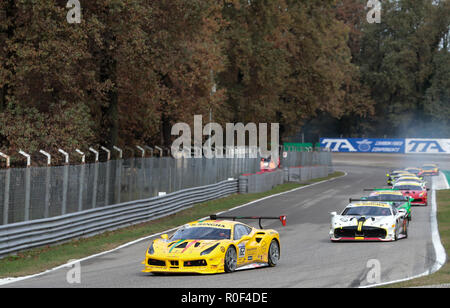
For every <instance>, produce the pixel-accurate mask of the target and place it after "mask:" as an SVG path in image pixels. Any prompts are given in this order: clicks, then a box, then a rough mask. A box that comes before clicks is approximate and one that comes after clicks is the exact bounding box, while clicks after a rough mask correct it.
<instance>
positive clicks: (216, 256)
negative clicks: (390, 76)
mask: <svg viewBox="0 0 450 308" xmlns="http://www.w3.org/2000/svg"><path fill="white" fill-rule="evenodd" d="M225 219H233V220H232V221H230V220H225ZM236 219H240V220H242V219H257V220H259V226H260V229H257V228H254V227H251V226H248V225H246V224H244V223H242V222H239V221H236ZM263 219H279V220H280V221H281V222H282V224H283V225H286V216H280V217H238V216H216V215H212V216H211V217H210V218H209V219H205V220H197V221H194V222H191V223H188V224H186V225H184V226H183V227H181V228H179V229H178V230H177V231H176V232H175V233H174V234H173V235H172V236H171V237H169V236H168V235H167V234H163V235H162V236H161V238H160V239H156V240H154V241H153V242H152V243H151V244H150V246H149V247H148V249H147V252H146V254H145V260H144V261H143V262H142V263H143V264H144V266H145V268H144V270H143V272H145V273H201V274H215V273H223V272H226V273H231V272H233V271H235V270H236V269H239V268H242V267H247V266H254V265H262V266H264V265H268V266H276V265H277V263H278V260H279V258H280V251H281V249H280V237H279V234H278V232H277V231H275V230H271V229H267V230H265V229H263V227H262V226H261V220H263Z"/></svg>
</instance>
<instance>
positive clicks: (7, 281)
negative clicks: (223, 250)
mask: <svg viewBox="0 0 450 308" xmlns="http://www.w3.org/2000/svg"><path fill="white" fill-rule="evenodd" d="M344 176H347V173H346V172H344V175H342V176H339V177H335V178H332V179H328V180H324V181H320V182H317V183H313V184H309V185H305V186H302V187H297V188H294V189H291V190H288V191H285V192H281V193H278V194H274V195H270V196H267V197H264V198H261V199H257V200H253V201H251V202H248V203H246V204H243V205H239V206H236V207H234V208H232V209H229V210H226V211H222V212H220V213H217V215H220V214H222V213H225V212H228V211H232V210H236V209H238V208H241V207H244V206H249V205H251V204H254V203H257V202H259V201H263V200H266V199H269V198H273V197H276V196H280V195H283V194H287V193H290V192H293V191H297V190H300V189H304V188H307V187H311V186H315V185H318V184H322V183H325V182H330V181H333V180H335V179H338V178H341V177H344ZM204 218H206V217H204ZM179 227H180V226H178V227H175V228H172V229H169V230H165V231H162V232H159V233H155V234H152V235H148V236H145V237H142V238H140V239H137V240H134V241H132V242H128V243H125V244H123V245H120V246H118V247H116V248H114V249H111V250H108V251H104V252H101V253H98V254H95V255H91V256H88V257H85V258H81V259H78V260H72V261H71V262H68V263H66V264H63V265H60V266H57V267H54V268H52V269H49V270H46V271H44V272H41V273H38V274H33V275H28V276H23V277H11V278H3V279H0V286H2V285H6V284H10V283H14V282H18V281H22V280H25V279H30V278H35V277H39V276H42V275H45V274H48V273H50V272H54V271H56V270H59V269H63V268H68V267H72V266H73V265H74V264H76V263H79V262H83V261H86V260H89V259H93V258H96V257H99V256H102V255H105V254H107V253H110V252H114V251H117V250H119V249H122V248H125V247H128V246H131V245H133V244H136V243H139V242H142V241H145V240H148V239H149V238H152V237H155V236H159V235H161V234H164V233H169V232H172V231H174V230H176V229H178V228H179Z"/></svg>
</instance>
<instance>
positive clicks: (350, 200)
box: [349, 197, 408, 203]
mask: <svg viewBox="0 0 450 308" xmlns="http://www.w3.org/2000/svg"><path fill="white" fill-rule="evenodd" d="M355 201H356V202H358V201H366V202H407V201H408V199H406V197H405V199H404V200H394V199H388V200H368V199H353V198H350V199H349V202H350V203H352V202H355Z"/></svg>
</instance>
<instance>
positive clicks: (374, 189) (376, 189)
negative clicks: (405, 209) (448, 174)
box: [363, 188, 430, 191]
mask: <svg viewBox="0 0 450 308" xmlns="http://www.w3.org/2000/svg"><path fill="white" fill-rule="evenodd" d="M380 190H386V191H388V190H393V191H405V190H406V191H408V190H415V189H398V188H364V189H363V191H380ZM427 191H430V188H427Z"/></svg>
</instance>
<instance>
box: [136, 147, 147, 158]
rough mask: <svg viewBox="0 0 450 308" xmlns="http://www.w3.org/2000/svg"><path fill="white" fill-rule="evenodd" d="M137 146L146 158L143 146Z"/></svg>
mask: <svg viewBox="0 0 450 308" xmlns="http://www.w3.org/2000/svg"><path fill="white" fill-rule="evenodd" d="M136 148H138V149H139V151H141V153H142V154H141V155H142V156H141V157H142V158H144V157H145V150H144V149H143V148H142V147H140V146H138V145H137V146H136Z"/></svg>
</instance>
